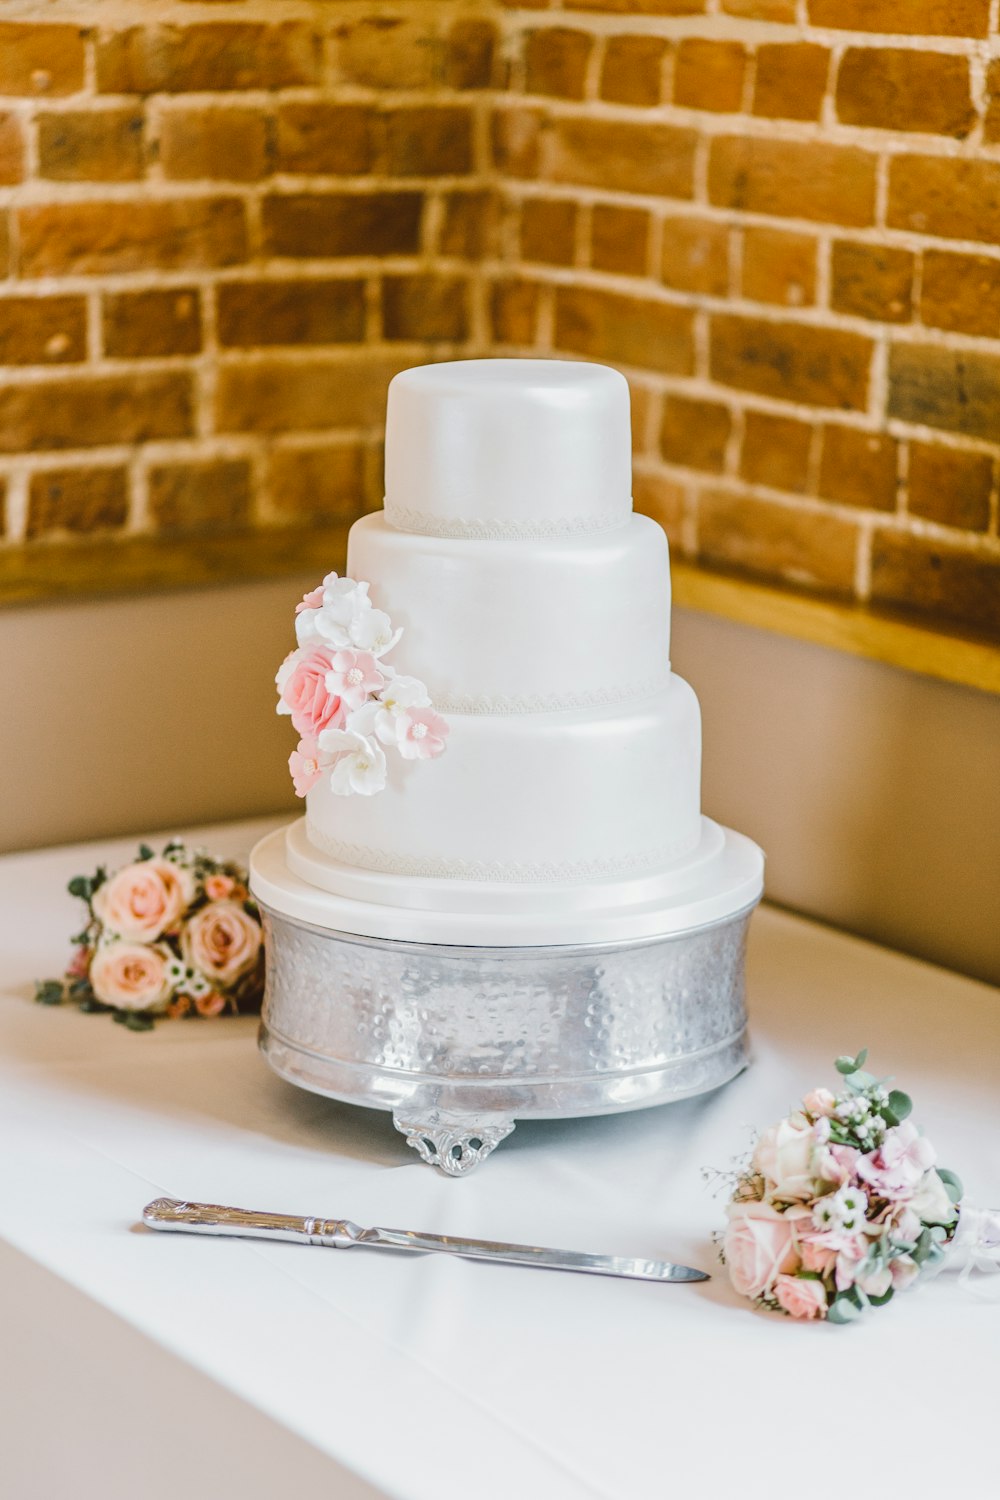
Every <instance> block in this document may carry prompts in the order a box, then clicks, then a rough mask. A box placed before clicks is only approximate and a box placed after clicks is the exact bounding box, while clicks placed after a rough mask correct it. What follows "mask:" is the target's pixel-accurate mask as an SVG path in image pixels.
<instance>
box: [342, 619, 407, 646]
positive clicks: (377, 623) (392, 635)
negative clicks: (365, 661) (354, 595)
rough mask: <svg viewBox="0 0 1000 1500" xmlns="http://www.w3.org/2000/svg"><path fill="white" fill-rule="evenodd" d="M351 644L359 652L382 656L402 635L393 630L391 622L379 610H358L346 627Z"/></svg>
mask: <svg viewBox="0 0 1000 1500" xmlns="http://www.w3.org/2000/svg"><path fill="white" fill-rule="evenodd" d="M348 634H349V635H350V638H351V644H352V645H353V646H357V647H358V648H359V650H361V651H370V652H371V654H372V656H384V655H385V654H386V652H387V651H391V650H392V648H393V646H394V645H395V644H396V642H397V641H398V640H399V638H400V636H401V635H402V634H403V632H402V630H401V629H400V630H393V628H392V621H391V620H390V619H389V616H388V615H387V614H386V613H385V611H384V610H381V609H363V610H360V611H359V612H358V613H357V614H356V615H355V616H354V618H353V619H352V620H351V623H350V625H349V626H348Z"/></svg>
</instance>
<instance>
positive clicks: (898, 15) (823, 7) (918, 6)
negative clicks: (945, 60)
mask: <svg viewBox="0 0 1000 1500" xmlns="http://www.w3.org/2000/svg"><path fill="white" fill-rule="evenodd" d="M989 12H990V0H905V3H904V4H901V3H900V0H809V19H810V21H811V22H812V24H813V25H814V26H831V27H833V28H835V29H836V28H840V29H841V30H844V31H882V32H888V33H889V34H890V35H891V34H892V33H893V32H895V33H896V34H897V35H903V36H963V37H964V36H985V35H986V30H987V22H988V20H989Z"/></svg>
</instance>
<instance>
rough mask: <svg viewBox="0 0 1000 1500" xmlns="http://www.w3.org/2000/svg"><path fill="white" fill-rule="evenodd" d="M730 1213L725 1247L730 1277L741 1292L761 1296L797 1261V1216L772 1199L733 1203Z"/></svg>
mask: <svg viewBox="0 0 1000 1500" xmlns="http://www.w3.org/2000/svg"><path fill="white" fill-rule="evenodd" d="M728 1213H729V1223H728V1225H727V1226H726V1234H725V1240H724V1242H723V1248H724V1250H725V1256H726V1269H727V1270H728V1272H729V1279H730V1281H731V1282H732V1283H733V1286H734V1287H735V1288H736V1290H737V1291H738V1292H739V1293H740V1295H741V1296H743V1297H759V1296H760V1295H761V1293H762V1292H767V1291H770V1289H771V1288H772V1287H773V1285H774V1282H775V1279H776V1278H777V1276H778V1275H779V1274H781V1273H782V1272H786V1271H793V1270H794V1269H795V1267H796V1266H797V1265H798V1256H797V1254H796V1251H795V1220H794V1219H792V1218H789V1217H788V1216H787V1215H785V1214H780V1213H779V1212H778V1210H777V1209H776V1208H772V1207H771V1205H770V1204H769V1203H755V1202H748V1203H730V1205H729V1209H728Z"/></svg>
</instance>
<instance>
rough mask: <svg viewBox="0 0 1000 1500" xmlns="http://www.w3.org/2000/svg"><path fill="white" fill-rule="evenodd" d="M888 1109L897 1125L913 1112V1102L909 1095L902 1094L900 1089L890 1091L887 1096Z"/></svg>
mask: <svg viewBox="0 0 1000 1500" xmlns="http://www.w3.org/2000/svg"><path fill="white" fill-rule="evenodd" d="M889 1108H890V1110H891V1111H892V1113H893V1114H894V1115H895V1117H896V1124H897V1125H898V1124H899V1123H900V1122H901V1121H902V1120H905V1119H906V1117H907V1115H909V1114H911V1113H912V1112H913V1100H912V1099H911V1098H910V1096H909V1094H904V1093H903V1090H902V1089H892V1090H891V1092H890V1094H889Z"/></svg>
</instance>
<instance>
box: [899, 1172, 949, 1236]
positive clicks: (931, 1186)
mask: <svg viewBox="0 0 1000 1500" xmlns="http://www.w3.org/2000/svg"><path fill="white" fill-rule="evenodd" d="M907 1206H908V1207H909V1208H910V1209H911V1210H912V1212H913V1213H915V1214H916V1215H917V1216H918V1217H919V1218H920V1219H922V1220H923V1222H924V1223H925V1224H950V1223H951V1222H952V1221H953V1219H954V1217H955V1207H954V1204H953V1203H952V1201H951V1195H950V1194H949V1192H948V1189H947V1188H946V1187H945V1185H944V1183H943V1182H942V1181H941V1178H940V1177H939V1176H938V1174H937V1173H936V1172H935V1171H934V1170H933V1168H932V1169H931V1170H930V1171H929V1172H925V1173H924V1175H923V1178H922V1180H921V1182H920V1184H919V1186H918V1187H917V1191H916V1192H915V1193H914V1195H913V1197H912V1198H911V1199H910V1201H909V1204H908V1205H907Z"/></svg>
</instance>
